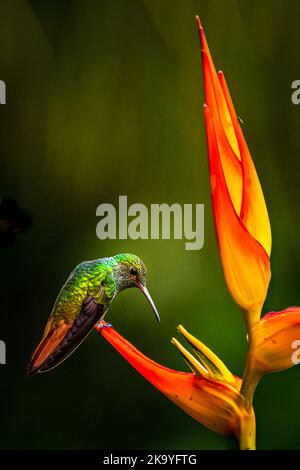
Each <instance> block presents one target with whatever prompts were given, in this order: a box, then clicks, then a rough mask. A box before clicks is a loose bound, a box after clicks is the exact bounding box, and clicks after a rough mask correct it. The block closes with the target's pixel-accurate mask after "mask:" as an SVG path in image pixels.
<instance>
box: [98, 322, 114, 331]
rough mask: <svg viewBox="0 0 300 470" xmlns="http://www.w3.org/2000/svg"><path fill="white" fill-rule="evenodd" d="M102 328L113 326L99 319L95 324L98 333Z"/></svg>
mask: <svg viewBox="0 0 300 470" xmlns="http://www.w3.org/2000/svg"><path fill="white" fill-rule="evenodd" d="M103 328H113V326H112V324H111V323H106V322H105V321H101V322H100V323H97V324H96V329H97V330H98V331H99V333H100V331H101V330H102V329H103Z"/></svg>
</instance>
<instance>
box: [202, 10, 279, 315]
mask: <svg viewBox="0 0 300 470" xmlns="http://www.w3.org/2000/svg"><path fill="white" fill-rule="evenodd" d="M197 23H198V27H199V33H200V41H201V47H202V63H203V75H204V90H205V101H206V104H205V106H204V116H205V124H206V136H207V143H208V153H209V166H210V178H211V191H212V200H213V210H214V219H215V226H216V232H217V238H218V244H219V249H220V255H221V260H222V265H223V270H224V274H225V279H226V282H227V286H228V289H229V291H230V293H231V294H232V296H233V298H234V300H235V301H236V303H237V304H238V305H240V306H241V307H242V308H243V309H244V310H245V311H248V312H250V313H251V314H252V316H253V321H257V320H258V319H259V317H260V313H261V309H262V306H263V303H264V301H265V298H266V295H267V290H268V286H269V282H270V276H271V271H270V252H271V229H270V222H269V217H268V212H267V208H266V204H265V200H264V196H263V193H262V189H261V186H260V183H259V179H258V177H257V174H256V171H255V167H254V165H253V162H252V159H251V155H250V153H249V150H248V147H247V144H246V142H245V139H244V136H243V133H242V131H241V128H240V124H239V122H238V118H237V116H236V113H235V110H234V107H233V104H232V100H231V97H230V94H229V91H228V87H227V84H226V82H225V78H224V75H223V73H222V72H220V73H219V74H217V72H216V69H215V67H214V64H213V61H212V58H211V54H210V51H209V48H208V45H207V42H206V38H205V35H204V31H203V28H202V26H201V24H200V20H199V18H197Z"/></svg>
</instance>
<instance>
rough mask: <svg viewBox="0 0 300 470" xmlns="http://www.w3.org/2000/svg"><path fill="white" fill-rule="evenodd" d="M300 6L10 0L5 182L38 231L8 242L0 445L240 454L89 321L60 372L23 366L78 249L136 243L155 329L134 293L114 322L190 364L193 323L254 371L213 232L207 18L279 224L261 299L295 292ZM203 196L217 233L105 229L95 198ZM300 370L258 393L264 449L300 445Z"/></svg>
mask: <svg viewBox="0 0 300 470" xmlns="http://www.w3.org/2000/svg"><path fill="white" fill-rule="evenodd" d="M299 13H300V5H299V2H298V1H296V0H295V1H292V0H289V2H286V1H283V0H282V1H280V0H277V1H276V0H267V1H264V2H261V1H259V0H251V1H244V0H227V1H226V2H224V1H222V0H210V1H207V0H206V1H204V0H126V1H125V0H113V1H111V0H106V1H104V0H103V1H93V0H90V1H88V2H86V1H83V0H73V1H72V0H69V1H67V0H64V1H63V0H43V1H42V0H31V1H25V0H1V1H0V79H2V80H5V81H6V85H7V104H6V105H5V106H0V123H1V125H0V152H1V195H2V196H6V197H11V198H13V199H15V200H16V201H17V202H18V203H19V204H20V205H21V206H22V207H24V208H25V209H27V210H28V211H29V212H30V214H31V216H32V226H31V227H30V228H29V229H28V230H27V231H26V232H24V233H23V234H20V236H19V237H18V239H17V240H16V241H15V243H14V244H11V245H10V246H7V247H3V248H2V249H1V272H2V275H1V328H0V339H2V340H4V341H5V342H6V344H7V365H6V366H1V368H0V374H1V381H0V398H1V435H0V446H1V448H2V449H105V448H112V449H114V448H123V449H139V448H141V449H143V448H146V449H150V448H158V449H184V448H190V449H230V448H235V443H234V442H233V441H231V440H228V439H226V438H223V437H222V436H218V435H216V434H214V433H212V432H210V431H209V430H207V429H206V428H204V427H203V426H202V425H200V424H198V423H196V422H195V421H193V420H192V419H191V418H190V417H189V416H187V415H185V414H184V413H183V412H182V411H181V410H179V409H178V408H176V407H175V406H174V405H173V404H172V403H171V402H169V401H168V400H167V399H166V398H165V397H163V396H162V395H161V394H160V393H159V392H158V391H156V390H155V389H154V388H152V386H151V385H149V384H148V383H147V382H146V381H145V380H144V379H143V378H142V377H141V376H139V375H138V374H137V373H136V372H135V370H133V369H132V368H131V367H130V366H129V365H128V364H127V363H126V362H125V361H124V360H123V359H122V358H121V356H119V355H118V353H116V351H115V350H114V349H113V348H112V347H111V346H110V345H109V344H108V343H106V341H105V340H104V339H103V338H101V337H100V338H99V337H98V335H97V334H96V333H92V334H91V335H90V337H89V338H88V340H87V341H86V342H84V344H82V346H81V347H80V349H79V350H78V351H77V352H76V353H75V354H74V355H73V356H72V357H71V358H69V360H67V361H66V362H65V363H64V364H63V365H62V366H60V367H58V368H57V369H56V370H54V371H52V372H51V373H49V374H44V375H41V376H37V377H34V378H33V379H28V378H27V377H26V375H25V366H26V363H27V361H28V358H29V356H30V353H31V352H32V350H33V348H34V347H35V346H36V344H37V341H38V340H39V339H40V335H41V332H42V329H43V327H44V323H45V321H46V319H47V317H48V315H49V313H50V311H51V308H52V305H53V302H54V299H55V297H56V295H57V294H58V291H59V289H60V287H61V285H62V283H63V282H64V281H65V279H66V277H67V275H68V274H69V272H70V271H71V270H72V269H73V267H74V266H75V265H76V264H77V263H78V262H80V261H82V260H86V259H93V258H98V257H103V256H107V255H112V254H115V253H118V252H122V251H132V252H134V253H136V254H138V255H139V256H141V258H142V259H143V260H144V261H145V263H146V265H147V266H148V271H149V280H148V287H149V290H150V292H151V293H152V296H153V298H154V299H155V301H156V304H157V306H158V309H159V312H160V315H161V317H162V322H161V325H160V326H158V325H157V324H156V322H155V320H154V318H153V314H152V313H151V311H150V308H149V306H148V305H147V304H146V302H145V299H144V298H143V296H142V295H141V294H140V293H138V292H137V291H135V290H133V289H130V290H128V291H126V292H124V293H122V294H121V295H120V296H119V297H118V298H117V299H116V300H115V301H114V303H113V305H112V307H111V308H110V312H109V317H108V318H109V321H111V322H112V323H113V325H114V327H115V328H116V329H117V330H118V331H119V332H120V333H121V334H122V335H123V336H125V337H126V338H127V339H129V340H130V341H131V342H133V343H134V344H135V345H136V346H137V347H139V348H140V349H141V350H142V351H143V352H144V353H145V354H147V355H149V356H150V357H151V358H153V359H155V360H157V361H158V362H160V363H162V364H165V365H168V366H170V367H174V368H177V369H181V370H186V366H185V364H184V363H183V361H182V359H181V358H180V357H179V355H178V354H177V352H176V350H175V349H174V348H173V347H172V345H171V344H170V338H171V336H173V335H174V334H176V325H177V324H178V323H183V324H184V325H185V327H186V328H188V329H190V331H191V332H192V333H194V334H195V335H196V336H198V337H199V338H201V339H202V341H204V342H205V343H206V344H207V345H209V346H210V347H212V348H213V349H214V351H215V352H216V353H218V354H219V355H220V356H221V357H222V358H223V359H224V361H225V362H226V363H227V365H228V366H229V367H230V369H231V370H232V371H234V372H235V373H237V374H240V375H241V374H242V372H243V365H244V361H245V354H246V337H245V328H244V323H243V318H242V314H241V312H240V311H239V309H238V308H237V307H236V306H235V304H234V303H233V301H232V299H231V297H230V295H229V293H228V292H227V290H226V286H225V283H224V279H223V273H222V270H221V266H220V262H219V255H218V250H217V245H216V240H215V234H214V227H213V220H212V211H211V200H210V188H209V174H208V168H207V154H206V142H205V130H204V122H203V116H202V104H203V100H204V97H203V88H202V71H201V60H200V48H199V41H198V35H197V31H196V26H195V21H194V16H195V14H199V15H200V16H201V19H202V22H203V24H204V26H205V28H206V34H207V38H208V41H209V45H210V48H211V51H212V53H213V56H214V60H215V63H216V65H217V66H218V67H219V68H221V69H222V70H224V72H225V74H226V78H227V81H228V83H229V86H230V89H231V93H232V96H233V99H234V102H235V105H236V109H237V112H238V114H239V115H240V116H241V118H242V119H243V121H244V124H243V129H244V132H245V135H246V138H247V141H248V143H249V146H250V150H251V153H252V156H253V159H254V162H255V164H256V167H257V170H258V173H259V176H260V179H261V182H262V186H263V189H264V192H265V196H266V200H267V204H268V208H269V213H270V217H271V222H272V230H273V254H272V273H273V274H272V281H271V286H270V290H269V295H268V299H267V303H266V306H265V311H267V310H270V309H275V310H280V309H282V308H285V307H287V306H288V305H293V304H294V305H295V304H296V305H297V304H298V305H299V303H300V298H299V266H300V263H299V246H298V242H299V221H298V216H299V151H300V141H299V126H300V106H294V105H293V104H292V103H291V82H292V81H293V80H296V79H299V78H300V41H299ZM122 194H126V195H128V202H129V204H132V203H134V202H141V203H144V204H146V205H149V204H151V203H160V202H166V203H169V204H170V203H173V202H179V203H181V204H183V203H204V204H205V246H204V248H203V249H202V250H201V251H185V249H184V241H180V240H176V241H174V240H170V241H168V240H159V241H151V240H141V241H131V240H120V241H118V240H117V241H100V240H98V239H97V237H96V224H97V221H98V220H99V219H97V217H96V215H95V212H96V207H97V206H98V205H99V204H100V203H102V202H110V203H115V204H116V203H117V200H118V195H122ZM299 390H300V376H299V369H298V368H296V367H295V368H293V369H290V370H288V371H285V372H282V373H280V374H274V375H272V376H268V377H266V378H264V380H263V381H262V382H261V384H260V385H259V387H258V390H257V393H256V395H255V409H256V415H257V422H258V424H257V433H258V448H265V449H289V448H292V449H296V448H300V439H299V437H300V435H299V422H300V406H299V405H300V401H299Z"/></svg>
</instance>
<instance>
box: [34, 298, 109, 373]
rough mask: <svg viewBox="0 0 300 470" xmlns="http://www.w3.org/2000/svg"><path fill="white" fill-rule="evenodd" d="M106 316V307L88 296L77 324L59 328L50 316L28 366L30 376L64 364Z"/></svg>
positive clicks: (62, 323)
mask: <svg viewBox="0 0 300 470" xmlns="http://www.w3.org/2000/svg"><path fill="white" fill-rule="evenodd" d="M104 314H105V309H104V306H103V304H100V303H97V302H96V300H95V299H94V297H92V296H90V295H88V296H87V297H86V299H85V300H84V301H83V302H82V306H81V309H80V312H79V314H78V315H77V317H76V318H75V320H74V322H73V323H68V322H66V321H65V320H61V321H60V322H59V324H58V325H55V322H54V319H53V318H52V317H50V318H49V320H48V323H47V325H46V328H45V332H44V335H43V338H42V340H41V342H40V343H39V345H38V346H37V348H36V349H35V351H34V353H33V355H32V357H31V360H30V362H29V364H28V367H27V374H28V375H30V376H31V375H34V374H35V373H37V372H46V371H48V370H50V369H53V368H54V367H56V366H57V365H58V364H60V363H61V362H62V361H64V360H65V359H66V358H67V357H68V356H69V355H70V354H72V352H73V351H74V350H75V349H76V348H77V347H78V346H79V345H80V343H81V342H82V341H83V340H84V338H85V337H86V336H87V335H88V334H89V333H90V332H91V330H92V329H93V327H94V325H95V324H96V323H97V322H98V321H99V320H100V319H101V318H102V317H103V316H104Z"/></svg>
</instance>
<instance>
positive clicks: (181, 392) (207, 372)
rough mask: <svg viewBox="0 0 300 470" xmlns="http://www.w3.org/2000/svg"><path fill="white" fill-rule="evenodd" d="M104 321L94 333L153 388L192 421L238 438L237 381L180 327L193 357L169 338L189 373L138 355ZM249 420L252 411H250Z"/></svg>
mask: <svg viewBox="0 0 300 470" xmlns="http://www.w3.org/2000/svg"><path fill="white" fill-rule="evenodd" d="M103 325H104V326H105V322H101V324H99V325H96V327H95V328H96V330H97V331H99V333H101V334H102V336H104V338H105V339H106V340H107V341H109V343H110V344H111V345H112V346H113V347H114V348H115V349H116V350H117V351H118V352H119V353H120V354H121V355H122V356H123V357H124V358H125V359H126V360H127V362H129V364H131V365H132V366H133V367H134V368H135V369H136V370H137V371H138V372H139V373H140V374H141V375H142V376H143V377H145V378H146V379H147V380H148V381H149V382H150V383H151V384H152V385H154V387H156V388H157V389H158V390H159V391H160V392H161V393H163V394H164V395H165V396H166V397H168V398H169V399H170V400H171V401H172V402H173V403H175V404H176V405H177V406H179V407H180V408H181V409H182V410H183V411H185V412H186V413H187V414H188V415H190V416H191V417H192V418H194V419H195V420H197V421H199V422H201V423H202V424H204V425H205V426H207V427H208V428H210V429H211V430H213V431H215V432H218V433H220V434H223V435H226V436H235V437H236V438H237V439H238V440H239V438H240V434H241V429H242V426H243V422H244V417H245V400H244V397H243V396H242V395H241V394H240V393H239V389H240V386H241V379H240V378H238V377H236V376H234V375H233V374H232V373H231V372H230V371H229V370H228V369H227V367H226V366H225V365H224V364H223V362H222V361H221V360H220V359H219V358H218V357H217V356H216V355H215V354H214V353H213V352H212V351H210V349H209V348H207V347H206V346H205V345H203V343H201V342H200V341H199V340H197V339H196V338H194V337H193V336H192V335H190V334H189V333H188V332H187V331H186V330H185V329H184V328H183V327H182V326H179V331H180V332H181V333H182V334H183V336H184V337H185V338H186V339H187V340H188V342H189V343H190V344H191V345H192V347H193V349H194V351H195V353H196V354H197V358H196V357H194V356H193V355H192V354H190V353H189V352H188V351H187V350H186V349H185V348H184V347H183V346H182V345H181V344H180V343H179V342H178V341H177V340H176V339H174V338H173V339H172V342H173V344H175V345H176V346H177V348H178V349H179V351H180V352H181V354H182V355H183V357H184V359H185V360H186V362H187V363H188V364H189V366H190V367H191V369H192V370H193V372H192V373H188V372H179V371H177V370H173V369H169V368H167V367H164V366H162V365H160V364H158V363H157V362H154V361H153V360H152V359H149V358H148V357H147V356H145V355H144V354H142V353H141V352H140V351H139V350H138V349H136V348H135V347H134V346H133V345H132V344H130V343H129V342H128V341H127V340H126V339H124V338H123V337H122V336H121V335H120V334H119V333H117V332H116V331H115V330H114V328H112V327H106V328H105V327H104V328H103ZM252 419H255V418H254V412H253V410H252Z"/></svg>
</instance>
